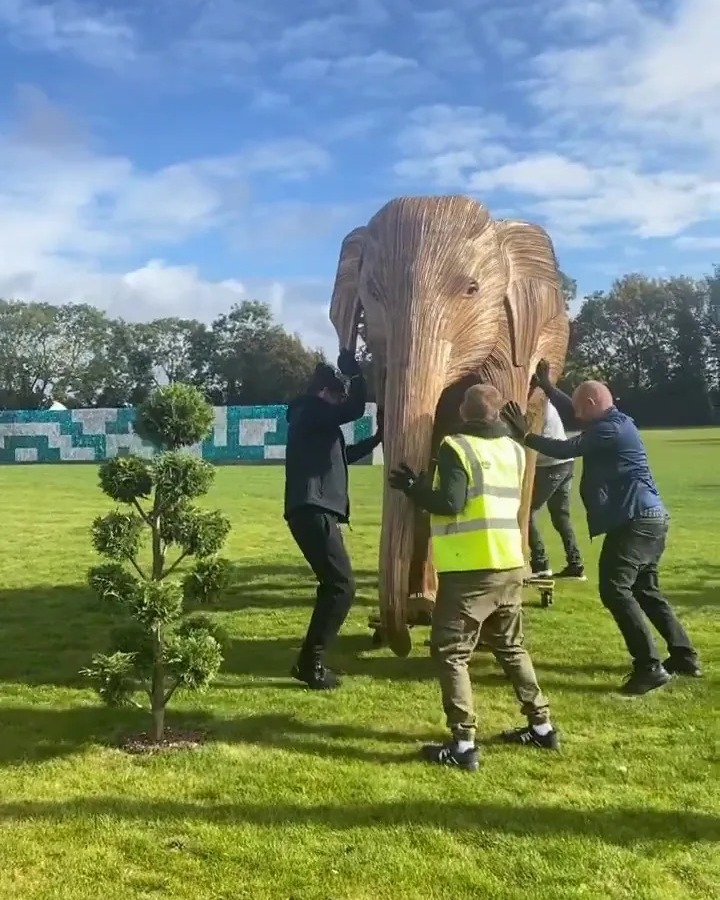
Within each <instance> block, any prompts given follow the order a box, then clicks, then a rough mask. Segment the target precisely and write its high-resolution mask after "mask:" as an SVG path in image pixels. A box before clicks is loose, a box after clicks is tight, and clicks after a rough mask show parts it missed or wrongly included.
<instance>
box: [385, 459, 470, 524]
mask: <svg viewBox="0 0 720 900" xmlns="http://www.w3.org/2000/svg"><path fill="white" fill-rule="evenodd" d="M437 466H438V486H437V487H436V488H433V487H432V486H431V485H430V484H428V483H426V481H425V479H424V478H419V479H417V480H416V481H415V482H414V484H409V483H408V481H407V480H406V481H405V483H404V484H401V482H402V478H400V477H397V478H396V477H395V476H396V474H397V475H398V476H399V475H400V473H399V472H398V473H392V475H391V476H390V483H391V485H392V486H393V487H396V488H397V489H398V490H401V491H403V493H405V494H406V495H407V496H408V497H409V498H410V499H411V500H412V501H413V503H414V504H415V505H416V506H418V507H420V509H424V510H425V512H429V513H431V514H432V515H435V516H457V515H458V514H459V513H461V512H462V511H463V509H465V506H466V504H467V492H468V476H467V472H466V471H465V469H464V468H463V466H462V463H461V462H460V460H459V458H458V455H457V453H455V451H454V450H453V449H452V447H449V446H448V445H447V444H443V445H442V446H441V447H440V452H439V453H438V461H437Z"/></svg>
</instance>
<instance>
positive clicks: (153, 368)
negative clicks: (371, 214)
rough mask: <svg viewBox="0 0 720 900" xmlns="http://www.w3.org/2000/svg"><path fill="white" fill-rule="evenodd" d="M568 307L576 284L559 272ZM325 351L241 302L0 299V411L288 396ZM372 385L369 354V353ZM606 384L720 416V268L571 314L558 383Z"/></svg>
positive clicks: (628, 405)
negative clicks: (147, 308)
mask: <svg viewBox="0 0 720 900" xmlns="http://www.w3.org/2000/svg"><path fill="white" fill-rule="evenodd" d="M563 294H564V297H565V302H566V305H568V306H570V304H571V303H572V302H573V300H574V295H575V283H574V282H573V281H572V280H571V279H569V278H567V277H566V276H563ZM323 358H324V357H323V354H322V353H321V352H320V351H319V350H313V349H309V348H308V347H306V346H305V345H304V344H303V342H302V341H301V339H300V338H299V337H298V336H297V335H294V334H289V333H288V332H287V331H286V330H285V329H284V328H283V327H282V326H281V325H280V324H278V323H277V322H275V321H274V319H273V315H272V311H271V310H270V308H269V306H268V305H267V304H265V303H261V302H258V301H255V300H246V301H243V302H242V303H239V304H236V305H234V306H233V307H232V308H231V309H230V311H229V312H227V313H225V314H223V315H220V316H218V317H217V318H216V319H215V320H214V321H213V322H212V323H211V324H209V325H207V324H204V323H202V322H198V321H196V320H194V319H181V318H163V319H156V320H154V321H152V322H144V323H136V322H126V321H124V320H122V319H113V318H110V317H109V316H108V315H107V314H106V313H104V312H102V311H101V310H99V309H96V308H95V307H93V306H90V305H88V304H69V305H63V306H52V305H50V304H48V303H31V302H24V301H2V300H0V407H2V408H5V409H36V408H40V407H42V406H44V405H46V404H47V401H48V399H49V398H52V399H54V400H57V401H59V402H61V403H64V404H65V405H66V406H68V407H93V406H94V407H119V406H126V405H130V406H136V405H138V404H140V403H142V402H144V401H145V400H146V399H147V398H148V397H149V395H150V394H151V392H152V391H153V390H154V389H155V388H156V387H157V386H158V385H161V384H167V383H170V384H172V383H176V382H182V383H187V384H192V385H194V386H195V387H197V388H199V389H200V390H201V391H202V392H203V394H204V395H205V397H206V398H207V399H208V400H209V401H210V402H211V403H212V404H214V405H216V406H223V405H242V406H252V405H259V404H271V403H287V402H288V401H289V400H291V399H292V398H293V397H294V396H296V395H297V394H298V393H300V392H301V391H302V390H303V389H304V388H305V387H306V385H307V383H308V381H309V379H310V376H311V374H312V371H313V369H314V368H315V365H316V364H317V363H318V362H319V361H321V360H323ZM362 362H363V365H364V367H365V368H366V370H367V371H368V375H369V376H370V382H371V384H372V358H371V356H370V355H369V354H368V353H367V351H363V352H362ZM586 378H597V379H599V380H602V381H605V382H607V383H608V384H609V385H610V387H611V389H612V391H613V393H614V394H615V396H616V397H617V398H618V404H619V406H620V407H621V408H622V409H623V410H625V411H626V412H628V413H629V414H630V415H632V416H633V417H634V418H635V419H636V420H637V422H638V423H639V424H641V425H646V426H647V425H658V426H661V425H666V426H676V425H703V424H710V423H712V422H715V421H718V420H720V410H718V407H720V267H716V268H715V270H714V272H713V273H712V274H711V275H709V276H706V277H704V278H689V277H684V276H678V277H672V278H664V279H663V278H658V279H653V278H648V277H646V276H644V275H639V274H631V275H627V276H625V277H623V278H621V279H619V280H617V281H616V282H615V283H614V284H613V285H612V287H611V288H610V289H609V290H608V291H599V292H596V293H593V294H591V295H589V296H588V297H586V298H585V299H584V301H583V303H582V305H581V307H580V310H579V312H578V313H577V315H575V317H574V318H573V319H572V322H571V331H570V346H569V352H568V359H567V363H566V367H565V375H564V377H563V381H562V382H561V387H564V388H565V389H567V390H572V388H573V387H575V385H577V384H578V383H579V382H580V381H582V380H584V379H586Z"/></svg>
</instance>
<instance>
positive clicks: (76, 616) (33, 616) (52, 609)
mask: <svg viewBox="0 0 720 900" xmlns="http://www.w3.org/2000/svg"><path fill="white" fill-rule="evenodd" d="M112 623H113V617H112V615H111V613H110V611H109V610H106V609H103V608H102V607H101V606H100V604H99V603H98V602H97V600H96V598H95V596H94V595H93V593H92V591H91V590H90V589H89V588H88V587H86V586H85V585H82V584H75V585H63V586H61V587H55V586H52V585H38V586H36V587H28V588H18V589H15V590H10V591H0V634H2V642H0V682H1V681H6V682H19V683H22V684H28V685H41V684H53V685H58V686H61V687H63V686H69V687H77V686H78V685H81V684H83V680H82V678H81V677H80V675H79V674H78V673H79V671H80V669H81V668H82V667H83V666H86V665H87V664H88V662H89V660H90V658H91V657H92V655H93V653H96V652H97V651H98V650H99V649H101V648H102V647H104V646H105V645H106V643H107V638H108V634H109V630H110V628H111V627H112Z"/></svg>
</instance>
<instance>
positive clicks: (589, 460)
mask: <svg viewBox="0 0 720 900" xmlns="http://www.w3.org/2000/svg"><path fill="white" fill-rule="evenodd" d="M548 396H549V398H550V402H551V403H552V404H553V406H555V408H556V409H557V410H558V412H559V413H560V415H561V416H562V418H563V420H565V421H566V422H567V423H568V424H571V423H573V422H574V415H573V409H572V401H571V400H570V398H569V397H568V396H567V395H566V394H563V392H562V391H559V390H557V389H555V390H553V391H551V393H550V394H549V395H548ZM525 443H526V445H527V446H528V447H530V448H531V449H532V450H537V451H538V452H539V453H544V454H545V455H546V456H551V457H553V458H554V459H574V458H575V457H578V456H581V457H582V459H583V471H582V477H581V479H580V496H581V498H582V501H583V503H584V504H585V510H586V512H587V521H588V529H589V531H590V537H591V538H592V537H597V536H598V535H600V534H606V533H607V532H608V531H612V530H613V529H615V528H620V527H621V526H622V525H625V524H626V523H627V522H629V521H631V520H632V519H636V518H637V517H638V516H640V515H642V514H643V513H644V512H647V510H650V509H653V510H658V509H660V510H661V509H663V503H662V500H661V499H660V493H659V491H658V489H657V485H656V484H655V480H654V479H653V477H652V473H651V472H650V466H649V464H648V458H647V452H646V450H645V445H644V444H643V442H642V438H641V437H640V432H639V431H638V430H637V428H636V426H635V423H634V422H633V420H632V419H631V418H630V417H629V416H626V415H625V414H624V413H621V412H620V410H619V409H617V408H616V407H614V406H613V407H612V408H611V409H609V410H608V412H607V414H606V415H605V416H603V418H602V419H597V420H596V421H595V422H592V423H591V424H590V425H587V426H586V427H585V429H584V431H582V432H581V433H580V434H579V435H577V436H576V437H574V438H570V440H567V441H555V440H552V439H551V438H544V437H541V436H540V435H536V434H531V435H528V436H527V438H526V439H525Z"/></svg>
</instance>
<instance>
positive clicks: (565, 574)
mask: <svg viewBox="0 0 720 900" xmlns="http://www.w3.org/2000/svg"><path fill="white" fill-rule="evenodd" d="M555 577H556V578H564V579H566V580H570V579H572V580H573V581H587V578H586V577H585V566H581V565H579V564H578V563H574V564H573V565H571V566H565V568H564V569H563V570H562V572H558V573H557V575H556V576H555Z"/></svg>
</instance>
